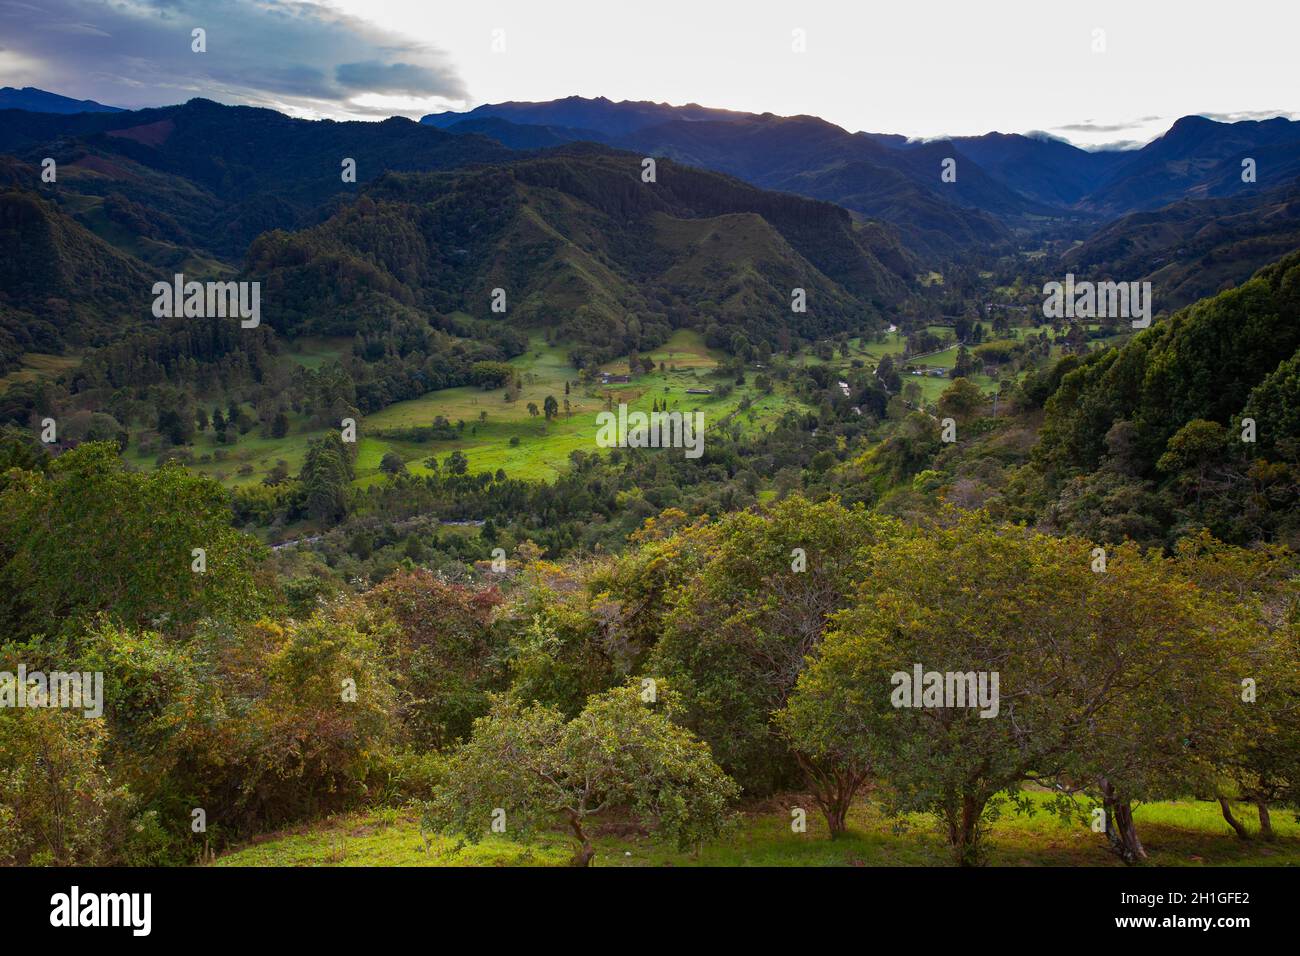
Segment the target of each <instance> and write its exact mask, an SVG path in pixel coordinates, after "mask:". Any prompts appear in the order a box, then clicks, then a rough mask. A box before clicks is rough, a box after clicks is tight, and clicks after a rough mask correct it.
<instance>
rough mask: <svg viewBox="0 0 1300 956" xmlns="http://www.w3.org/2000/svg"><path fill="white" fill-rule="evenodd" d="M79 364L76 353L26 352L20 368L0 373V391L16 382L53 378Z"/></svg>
mask: <svg viewBox="0 0 1300 956" xmlns="http://www.w3.org/2000/svg"><path fill="white" fill-rule="evenodd" d="M80 364H81V357H80V356H78V355H51V354H49V353H46V352H27V353H25V354H24V355H23V357H22V368H18V369H14V370H13V371H12V372H10V373H8V374H7V375H0V392H3V391H4V390H5V389H6V388H8V387H9V386H10V385H14V384H17V383H18V382H29V381H32V380H33V379H37V378H55V377H57V376H58V375H60V374H62V373H63V372H66V371H68V370H69V369H73V368H76V367H77V366H78V365H80Z"/></svg>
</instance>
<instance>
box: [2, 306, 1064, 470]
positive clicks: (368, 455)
mask: <svg viewBox="0 0 1300 956" xmlns="http://www.w3.org/2000/svg"><path fill="white" fill-rule="evenodd" d="M1041 328H1044V327H1039V328H1036V329H1032V330H1030V329H1014V330H1012V331H1011V332H1010V333H1009V334H1008V336H1007V337H1016V338H1020V337H1023V335H1025V334H1028V333H1030V332H1031V331H1033V332H1037V331H1039V329H1041ZM932 330H933V331H935V332H936V333H938V334H941V335H947V336H950V335H951V329H949V328H948V327H946V326H934V327H932ZM905 344H906V340H905V338H904V337H903V336H902V335H900V334H898V333H897V332H894V333H888V334H887V335H886V336H885V338H884V340H883V341H880V342H877V341H864V340H863V339H861V338H859V339H855V340H853V341H851V342H850V343H849V354H848V356H847V358H846V357H842V356H841V355H840V354H839V353H838V350H837V351H836V353H835V355H834V356H833V358H831V359H830V360H829V361H824V360H822V359H818V358H817V357H816V356H815V355H812V354H811V353H809V352H804V353H802V354H800V355H799V356H798V357H797V358H796V359H795V363H796V364H808V365H827V366H829V367H831V368H832V369H834V370H836V371H837V372H843V371H845V370H847V369H848V367H849V364H850V363H851V362H852V361H855V360H857V361H861V362H863V363H864V364H865V365H866V366H867V367H868V368H873V367H875V365H877V364H878V363H879V362H880V360H881V359H882V358H884V357H885V356H886V355H890V356H893V357H894V360H895V361H896V362H899V361H900V359H899V356H900V355H901V353H902V351H903V348H904V346H905ZM349 345H350V343H349V340H347V339H346V338H302V339H298V340H295V341H294V342H293V343H291V345H290V346H289V347H288V348H287V349H286V352H285V355H286V357H287V358H288V359H289V360H290V361H293V362H295V363H297V364H298V365H300V366H302V367H304V368H311V369H316V368H320V367H321V366H322V365H323V364H325V363H326V362H328V361H330V360H332V359H333V358H335V357H337V356H338V355H340V354H342V353H343V352H344V351H346V350H347V349H348V348H349ZM647 357H649V358H651V359H653V360H654V362H655V363H656V369H655V371H654V372H651V373H644V374H637V375H634V376H633V380H632V381H631V382H629V383H626V384H611V385H609V386H602V385H599V384H593V385H582V384H580V383H579V373H578V370H577V369H576V368H574V367H573V366H572V365H571V364H570V363H569V359H568V354H567V348H566V347H565V346H560V345H550V344H547V343H546V341H545V340H544V338H543V337H542V336H541V335H540V334H539V335H536V336H534V338H533V339H532V342H531V344H530V347H529V349H528V351H527V352H525V353H524V354H523V355H519V356H516V357H515V358H514V359H512V360H511V364H512V365H514V366H515V367H516V368H517V369H518V370H519V373H520V378H521V380H522V388H521V392H520V394H519V397H518V398H517V399H516V400H515V401H513V402H507V401H505V390H504V389H491V390H487V391H485V390H483V389H481V388H477V387H473V386H463V387H458V388H447V389H442V390H439V391H436V392H430V393H428V394H426V395H422V396H420V397H419V398H414V399H411V400H409V401H404V402H398V403H397V404H394V405H390V406H388V407H387V408H384V409H382V410H381V411H379V412H376V413H375V414H373V415H369V416H367V417H365V418H363V419H361V420H360V421H359V422H358V434H359V444H358V449H357V451H358V457H357V463H356V475H357V477H356V484H357V485H358V486H360V487H365V486H368V485H370V484H373V483H375V482H379V481H383V480H384V476H383V473H382V472H381V471H380V468H379V464H380V462H381V461H382V460H383V458H384V456H385V455H386V454H387V453H389V452H395V453H396V454H397V455H398V456H399V457H401V458H402V460H403V461H404V462H405V464H406V467H407V470H408V471H410V472H412V473H413V474H416V475H421V474H428V473H429V472H430V469H429V467H428V466H427V465H426V464H425V462H427V461H428V460H429V459H430V458H436V459H438V460H439V461H442V460H445V459H446V457H447V455H449V454H450V453H451V452H452V451H460V452H462V453H464V454H465V455H466V457H467V458H468V459H469V469H470V472H471V473H478V472H483V471H489V472H496V471H498V470H502V471H505V473H506V474H507V475H509V476H510V477H512V478H524V479H531V480H540V481H553V480H555V479H556V478H557V477H558V476H559V475H560V474H561V473H563V472H564V471H565V470H566V469H567V468H568V467H569V460H570V456H571V455H572V453H573V452H575V451H582V452H588V453H591V452H596V451H599V450H600V449H599V448H597V446H596V443H595V437H596V432H597V426H596V415H597V413H599V412H600V411H603V410H605V409H607V408H609V409H615V408H617V406H618V404H620V403H626V404H627V405H628V407H629V409H630V410H632V411H646V412H648V411H650V410H651V407H652V403H654V402H656V401H658V402H663V401H665V400H666V401H667V403H668V408H669V409H670V410H673V411H681V412H693V411H697V410H698V411H701V412H703V413H704V416H705V422H706V428H712V427H715V426H716V425H717V424H718V423H719V422H722V421H724V420H735V421H737V422H739V424H740V425H741V427H742V428H743V429H754V428H762V427H765V426H769V425H771V424H772V423H774V422H775V421H776V420H777V419H778V418H779V417H780V416H781V415H782V414H783V413H784V412H785V411H786V410H787V409H789V408H791V407H795V408H802V405H801V403H799V402H798V400H797V399H795V398H794V397H793V396H792V395H791V394H790V392H789V390H788V389H787V388H786V387H785V386H783V385H777V386H776V388H775V389H774V391H773V392H772V393H770V394H766V395H765V394H762V393H761V392H759V391H758V389H757V388H756V387H755V384H754V380H755V378H756V377H757V371H756V370H750V371H749V372H747V375H746V382H745V383H744V384H743V385H735V386H734V387H733V391H732V393H731V394H730V395H728V396H726V397H725V398H724V397H721V396H718V395H716V394H714V395H691V394H688V389H692V388H714V389H716V388H717V387H718V386H719V385H720V384H722V381H721V379H719V378H718V377H716V376H713V375H711V374H710V373H712V372H713V370H714V369H715V368H716V367H717V366H718V364H719V362H720V361H722V360H723V359H724V358H725V355H724V354H723V353H721V352H718V351H716V350H713V349H710V348H708V347H707V346H706V345H705V344H704V341H703V337H702V336H701V335H700V333H698V332H696V331H693V330H687V329H680V330H678V331H676V332H675V333H674V334H673V335H672V336H671V337H670V338H669V339H668V341H667V342H665V343H664V344H663V345H661V346H660V347H658V348H656V349H655V350H653V351H652V352H650V353H649V354H648V356H647ZM956 357H957V346H956V345H953V346H952V347H950V348H948V349H945V350H944V351H942V352H938V353H936V354H934V355H930V356H926V357H924V358H921V359H919V360H918V364H924V365H926V366H929V367H936V368H947V369H950V368H951V367H952V366H953V364H954V363H955V361H956ZM28 361H29V362H30V363H32V366H33V369H32V370H31V371H28V372H27V373H26V374H28V375H36V374H41V372H40V371H38V370H37V368H36V367H37V366H39V365H40V364H41V363H45V365H46V366H49V367H50V368H51V369H53V370H57V369H59V368H60V367H63V366H65V365H67V364H72V363H75V361H76V360H75V359H69V358H65V357H62V356H29V357H28ZM659 365H662V367H663V370H662V371H660V370H659V368H658V366H659ZM602 370H603V371H607V372H611V373H616V374H621V373H626V372H627V371H628V369H627V364H626V360H620V361H615V362H611V363H608V364H607V365H605V366H604V367H603V369H602ZM900 371H902V370H901V368H900ZM22 374H24V373H23V372H15V373H12V375H22ZM11 377H12V376H11ZM903 380H904V382H905V383H915V384H917V385H919V386H920V388H921V396H922V400H923V401H925V402H927V403H933V402H935V401H937V400H938V398H939V396H940V395H942V394H943V392H944V390H945V389H946V388H948V386H949V385H951V383H952V382H951V379H949V378H948V377H946V376H945V377H943V378H938V377H935V376H931V375H916V376H913V375H910V374H908V373H906V372H903ZM973 381H974V382H975V384H977V385H978V386H979V387H980V388H981V389H983V390H984V391H985V392H986V393H991V392H992V391H994V390H995V388H996V383H995V382H994V380H993V379H992V378H990V377H988V376H985V375H983V374H978V375H975V376H974V378H973ZM566 383H568V385H569V394H568V395H567V396H566V395H565V385H566ZM548 396H552V397H554V398H555V400H556V402H557V403H559V405H560V409H561V410H560V413H559V415H558V417H557V418H556V419H554V420H552V421H550V422H547V421H546V420H545V418H544V416H543V415H541V414H540V412H541V410H542V408H543V407H544V403H545V400H546V398H547V397H548ZM566 398H567V399H568V401H569V410H568V413H567V414H566V413H565V411H564V408H563V403H564V401H565V399H566ZM746 400H748V402H749V403H750V408H749V409H748V410H747V411H746V412H744V413H740V412H739V407H740V405H741V403H742V402H744V401H746ZM209 404H211V405H221V406H222V407H224V404H225V403H224V402H223V401H216V400H214V401H212V402H211V403H209ZM529 404H533V405H535V406H536V407H537V409H538V411H539V414H538V415H536V416H534V415H532V414H530V412H529V410H528V406H529ZM438 416H441V417H443V418H445V419H446V420H447V421H449V422H450V423H451V424H452V425H453V426H456V425H458V423H464V424H463V426H462V427H461V428H460V431H459V433H458V435H457V436H456V437H455V438H454V439H450V440H443V441H431V442H423V443H421V442H409V441H400V440H396V439H392V438H387V437H383V436H382V435H381V434H380V433H381V432H384V431H390V430H393V429H400V428H409V427H412V426H417V425H429V424H431V423H432V422H433V421H434V419H435V418H436V417H438ZM482 416H485V417H482ZM322 434H324V431H323V430H322V429H320V428H317V427H314V426H313V425H311V424H310V423H309V422H307V421H306V420H305V419H304V418H303V417H302V416H299V415H294V414H290V430H289V434H288V435H286V436H285V437H284V438H279V439H276V438H269V437H262V436H261V434H260V432H259V430H258V429H254V430H253V431H250V432H249V433H248V434H246V435H241V436H239V437H238V439H237V441H235V442H233V443H231V444H227V445H218V444H217V442H216V439H215V436H214V435H213V433H212V431H211V430H209V431H208V432H206V433H204V434H202V435H199V436H197V437H196V440H195V442H194V444H193V445H192V446H191V447H190V451H191V453H192V454H193V459H194V460H193V462H192V464H191V466H190V467H192V468H193V469H194V470H195V471H198V472H201V473H203V474H206V475H209V476H210V477H213V478H216V479H218V480H219V481H222V482H223V483H225V484H226V485H227V486H231V487H235V486H239V485H244V484H252V483H256V482H260V481H261V480H262V479H263V478H264V477H265V476H266V474H267V473H268V472H269V471H270V470H271V469H272V468H273V467H274V466H275V464H276V462H278V461H281V460H283V461H284V462H285V463H286V464H287V466H288V468H289V471H290V473H296V472H297V471H298V469H299V467H300V466H301V464H302V461H303V458H304V457H305V455H306V452H307V446H308V443H309V442H310V440H311V439H313V438H315V437H317V436H319V435H322ZM133 438H134V439H136V440H133V441H132V443H131V445H130V446H129V447H128V449H127V451H126V453H125V455H124V457H125V458H126V459H127V460H128V461H130V462H132V463H133V464H134V465H136V466H137V467H141V468H149V467H153V465H154V462H155V461H156V459H157V457H158V455H157V452H156V451H151V452H148V453H142V452H141V450H140V447H139V443H138V438H139V435H136V436H133ZM666 453H675V452H666ZM218 456H220V458H221V460H218Z"/></svg>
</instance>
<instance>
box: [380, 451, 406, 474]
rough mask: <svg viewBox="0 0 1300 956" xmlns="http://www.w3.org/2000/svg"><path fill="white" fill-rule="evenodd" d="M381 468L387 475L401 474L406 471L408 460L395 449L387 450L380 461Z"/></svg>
mask: <svg viewBox="0 0 1300 956" xmlns="http://www.w3.org/2000/svg"><path fill="white" fill-rule="evenodd" d="M379 470H380V471H382V472H383V473H384V474H386V475H400V474H401V473H402V472H404V471H406V460H405V459H403V458H402V456H401V455H399V454H398V453H397V452H395V451H386V452H384V457H383V458H382V459H381V460H380V462H379Z"/></svg>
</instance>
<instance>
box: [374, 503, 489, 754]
mask: <svg viewBox="0 0 1300 956" xmlns="http://www.w3.org/2000/svg"><path fill="white" fill-rule="evenodd" d="M484 527H485V529H486V525H484ZM365 600H366V603H367V604H368V605H369V606H371V607H373V608H376V609H378V610H380V611H382V612H383V613H384V614H386V615H387V616H388V617H390V618H391V619H392V620H393V621H394V622H395V623H396V624H397V625H398V632H397V634H395V635H394V636H393V639H392V640H391V645H390V653H391V656H392V659H393V660H395V661H396V664H397V666H396V667H395V668H394V680H395V683H396V689H397V702H398V708H399V711H398V712H399V716H400V718H401V720H402V723H403V725H404V726H405V727H406V730H407V733H408V735H409V736H410V739H411V740H413V741H414V742H415V743H416V744H417V745H418V746H419V747H421V748H426V749H429V748H431V749H442V748H445V747H450V746H451V745H453V744H455V743H456V742H457V741H458V740H461V739H463V738H465V737H467V736H469V733H470V731H471V729H472V727H473V721H474V718H476V717H479V716H482V715H483V714H484V713H486V712H487V710H488V707H489V703H490V701H489V698H488V695H489V693H490V692H492V691H499V690H503V689H504V688H505V676H506V671H505V660H504V653H503V651H504V646H503V645H504V641H503V640H502V637H501V634H500V629H499V628H496V627H494V625H493V613H494V612H495V611H496V609H497V607H498V606H500V604H501V601H502V598H501V595H500V593H499V592H498V591H497V590H496V588H482V589H473V588H469V587H465V586H464V585H460V584H449V583H447V582H445V581H443V580H441V579H439V578H438V577H437V576H436V575H434V574H433V573H432V572H430V571H425V570H417V571H408V572H402V573H399V574H396V575H394V576H392V577H390V578H388V579H387V580H386V581H384V582H383V583H382V584H380V585H379V586H378V587H376V588H375V589H374V590H372V591H370V592H369V593H368V594H367V595H366V598H365Z"/></svg>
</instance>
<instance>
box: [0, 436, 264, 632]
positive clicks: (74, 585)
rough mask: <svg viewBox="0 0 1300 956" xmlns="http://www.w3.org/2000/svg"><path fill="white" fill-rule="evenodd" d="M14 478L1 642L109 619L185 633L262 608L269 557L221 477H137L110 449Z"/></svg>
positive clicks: (3, 532) (169, 472)
mask: <svg viewBox="0 0 1300 956" xmlns="http://www.w3.org/2000/svg"><path fill="white" fill-rule="evenodd" d="M13 475H16V476H17V477H16V478H13V479H12V480H11V482H10V484H9V485H8V486H7V487H6V488H5V489H4V490H3V492H0V633H5V634H8V635H13V636H17V637H26V636H28V635H32V634H40V633H49V634H53V633H54V632H57V631H59V630H60V629H61V628H63V627H64V626H67V625H72V624H75V622H77V621H80V620H84V619H87V618H89V617H90V616H93V615H95V614H98V613H105V614H108V615H110V616H112V617H114V618H116V619H117V620H119V621H122V622H123V623H126V624H146V623H148V622H151V621H154V620H161V621H167V622H169V624H171V625H173V626H174V625H183V624H188V623H191V622H193V621H195V620H197V619H198V618H200V617H203V616H206V615H211V614H218V613H223V614H230V615H232V616H234V617H243V616H245V615H248V614H250V613H256V611H257V609H258V607H259V606H260V601H259V598H258V595H257V589H256V587H255V585H254V580H253V572H254V568H255V564H256V560H257V556H258V554H259V553H260V552H261V547H260V545H258V544H257V542H256V541H255V540H254V539H252V538H251V537H249V536H248V535H245V534H242V533H239V532H237V531H235V530H234V529H232V528H231V527H230V521H231V516H230V507H229V503H228V498H227V495H226V492H225V490H224V489H223V488H222V487H221V486H220V485H219V484H217V483H216V482H215V481H213V480H212V479H210V478H206V477H202V476H200V475H195V474H192V473H190V472H188V471H186V470H185V469H184V468H183V467H181V466H179V465H176V464H167V465H164V466H163V467H162V468H160V469H158V470H157V471H154V472H136V471H131V470H129V469H128V468H127V467H126V466H125V464H124V463H123V462H122V460H121V459H120V458H119V457H118V454H117V447H116V445H113V444H110V443H107V442H91V443H87V444H85V445H81V446H80V447H78V448H76V449H74V450H73V451H70V452H67V453H65V454H63V455H60V456H59V457H58V458H57V459H55V460H54V461H52V462H51V464H50V467H49V470H48V472H47V473H46V474H41V473H38V472H15V473H11V477H12V476H13ZM196 548H201V549H203V551H204V552H205V556H204V563H205V565H206V570H205V571H203V572H198V571H195V570H193V566H194V562H195V561H196V560H198V559H197V558H196V557H195V556H194V555H193V554H192V551H193V549H196Z"/></svg>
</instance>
